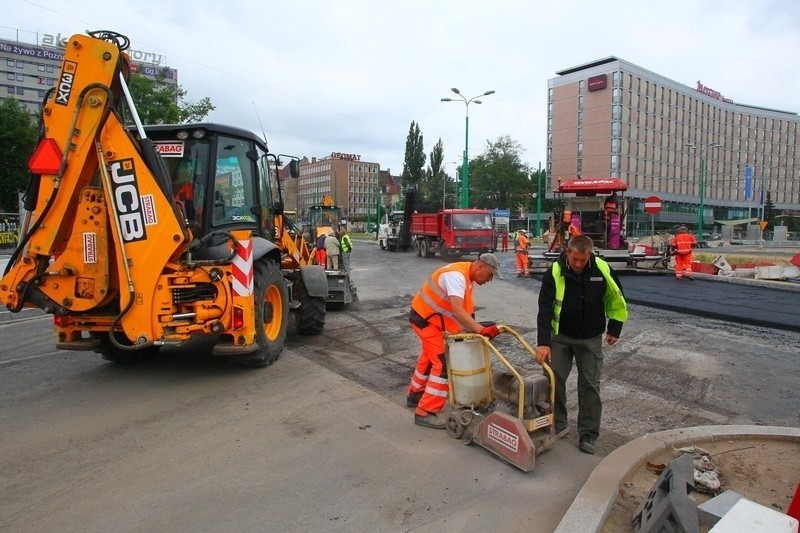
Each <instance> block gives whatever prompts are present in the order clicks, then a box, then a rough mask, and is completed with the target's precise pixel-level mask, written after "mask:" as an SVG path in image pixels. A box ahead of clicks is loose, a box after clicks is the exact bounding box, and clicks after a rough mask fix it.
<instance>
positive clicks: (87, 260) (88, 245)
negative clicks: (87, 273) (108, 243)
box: [83, 233, 97, 265]
mask: <svg viewBox="0 0 800 533" xmlns="http://www.w3.org/2000/svg"><path fill="white" fill-rule="evenodd" d="M83 263H84V264H86V265H93V264H95V263H97V234H96V233H84V234H83Z"/></svg>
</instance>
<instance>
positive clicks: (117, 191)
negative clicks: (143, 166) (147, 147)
mask: <svg viewBox="0 0 800 533" xmlns="http://www.w3.org/2000/svg"><path fill="white" fill-rule="evenodd" d="M111 181H112V186H113V188H114V191H113V193H114V203H115V204H116V207H117V209H116V211H117V220H119V225H120V232H121V236H122V240H123V241H124V242H134V241H142V240H145V239H147V233H146V231H145V228H144V215H143V214H142V201H141V198H140V197H139V188H138V185H137V184H136V171H135V169H134V167H133V160H132V159H123V160H122V161H115V162H113V163H111Z"/></svg>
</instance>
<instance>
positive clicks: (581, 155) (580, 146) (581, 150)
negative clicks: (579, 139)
mask: <svg viewBox="0 0 800 533" xmlns="http://www.w3.org/2000/svg"><path fill="white" fill-rule="evenodd" d="M578 157H583V143H578Z"/></svg>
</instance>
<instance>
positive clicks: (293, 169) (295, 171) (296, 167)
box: [289, 159, 300, 178]
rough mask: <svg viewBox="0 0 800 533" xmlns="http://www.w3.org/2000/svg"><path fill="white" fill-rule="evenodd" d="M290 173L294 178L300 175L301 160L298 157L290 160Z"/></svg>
mask: <svg viewBox="0 0 800 533" xmlns="http://www.w3.org/2000/svg"><path fill="white" fill-rule="evenodd" d="M289 175H290V176H291V177H293V178H299V177H300V162H299V161H298V160H297V159H292V160H291V161H289Z"/></svg>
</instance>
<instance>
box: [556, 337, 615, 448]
mask: <svg viewBox="0 0 800 533" xmlns="http://www.w3.org/2000/svg"><path fill="white" fill-rule="evenodd" d="M550 353H551V356H550V368H551V369H552V370H553V374H555V379H556V405H555V419H556V420H555V424H556V427H566V426H567V389H566V385H567V377H569V373H570V372H571V371H572V360H573V358H574V359H575V366H577V367H578V435H581V436H583V435H587V434H588V435H589V436H591V437H592V438H593V439H597V437H598V436H599V435H600V416H601V415H602V413H603V404H602V402H601V401H600V377H601V375H602V372H603V336H602V335H600V336H597V337H594V338H592V339H572V338H569V337H566V336H564V335H554V336H553V338H552V340H551V344H550Z"/></svg>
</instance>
